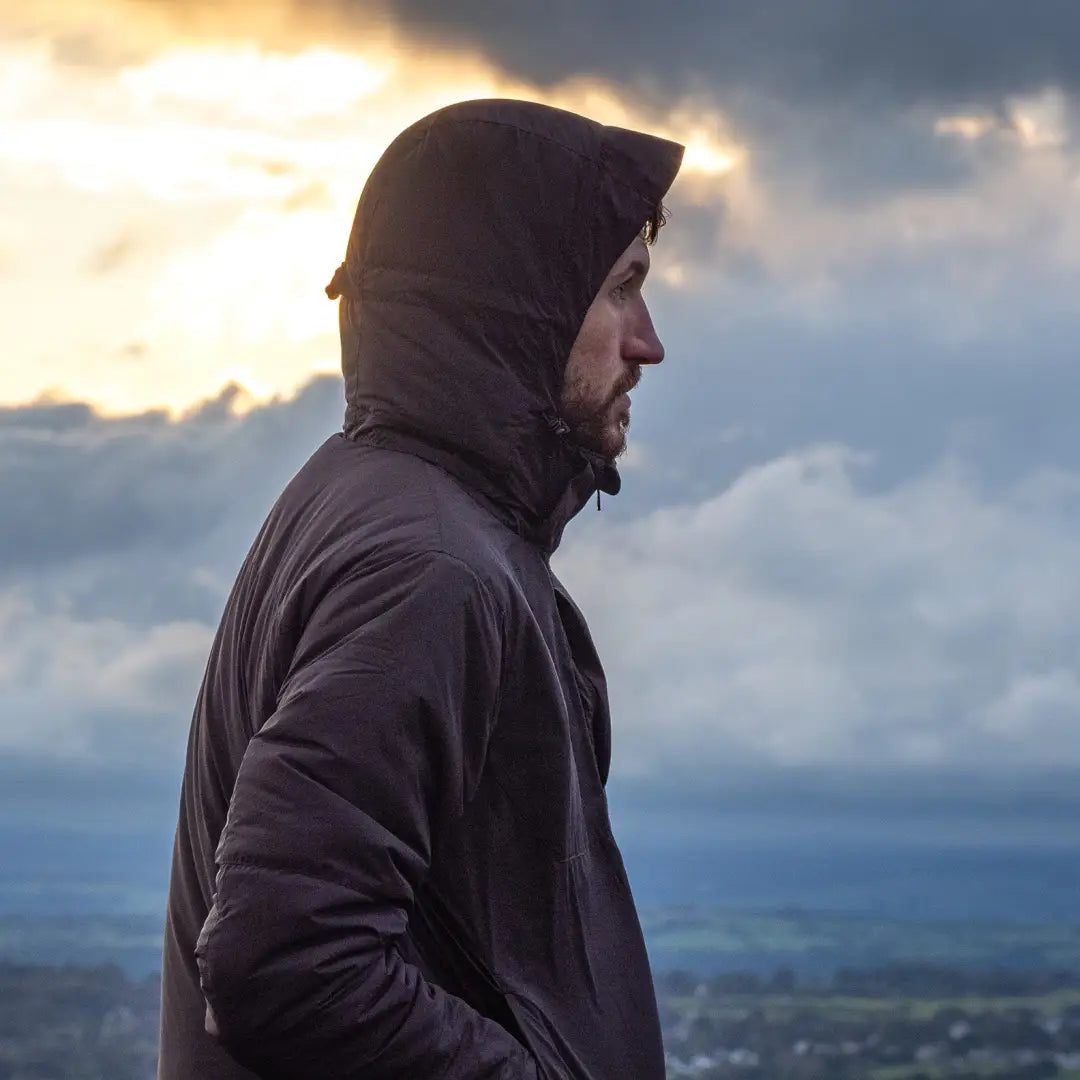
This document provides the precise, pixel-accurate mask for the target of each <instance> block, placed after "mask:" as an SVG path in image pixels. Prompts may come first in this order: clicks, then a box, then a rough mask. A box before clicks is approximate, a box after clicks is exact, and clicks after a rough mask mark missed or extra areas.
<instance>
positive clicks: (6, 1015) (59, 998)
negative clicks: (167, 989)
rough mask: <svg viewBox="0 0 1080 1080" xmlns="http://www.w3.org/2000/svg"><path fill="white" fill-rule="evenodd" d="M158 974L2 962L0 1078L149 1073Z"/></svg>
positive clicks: (121, 1077) (85, 1079)
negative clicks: (135, 977)
mask: <svg viewBox="0 0 1080 1080" xmlns="http://www.w3.org/2000/svg"><path fill="white" fill-rule="evenodd" d="M159 998H160V983H159V979H158V977H157V976H152V977H150V978H147V979H143V980H141V981H132V980H130V979H128V978H127V976H126V975H125V974H124V973H123V971H122V970H121V969H120V968H119V967H117V966H115V965H113V964H109V965H105V966H102V967H94V968H79V967H37V966H31V965H26V964H11V963H4V962H0V1080H152V1078H153V1076H154V1073H155V1070H156V1067H157V1040H158V1001H159Z"/></svg>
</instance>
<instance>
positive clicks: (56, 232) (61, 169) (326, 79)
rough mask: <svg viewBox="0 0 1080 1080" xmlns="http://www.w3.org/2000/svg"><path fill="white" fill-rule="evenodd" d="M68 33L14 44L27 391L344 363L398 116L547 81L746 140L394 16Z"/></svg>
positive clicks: (139, 396)
mask: <svg viewBox="0 0 1080 1080" xmlns="http://www.w3.org/2000/svg"><path fill="white" fill-rule="evenodd" d="M52 10H53V11H54V13H55V12H56V11H58V10H60V9H52ZM72 10H73V11H74V10H76V9H72ZM57 51H58V50H57V48H56V45H55V42H54V41H53V40H52V39H51V38H50V37H49V36H48V35H47V34H44V33H43V34H42V35H41V36H39V37H38V38H37V39H36V40H29V41H26V40H24V41H23V42H22V43H21V44H18V45H15V44H8V45H5V46H0V122H2V124H3V131H4V137H3V139H2V140H0V184H2V185H3V188H4V189H5V198H6V201H7V203H8V205H11V206H13V207H14V208H15V211H16V212H15V213H14V214H12V215H5V221H4V223H3V224H2V225H0V263H3V264H13V265H18V267H19V270H20V272H19V274H18V275H10V274H9V275H5V276H3V277H2V278H0V304H2V306H3V307H4V310H5V311H6V312H11V313H13V314H12V315H11V316H9V320H10V321H9V325H8V327H7V329H8V337H9V349H10V354H9V355H11V357H12V358H13V360H14V362H12V363H8V364H6V365H4V367H3V369H2V371H0V401H4V402H9V403H15V402H26V401H30V400H34V399H36V398H38V397H39V396H41V395H42V394H48V395H49V396H51V397H53V398H59V399H64V398H76V399H80V400H86V401H89V402H91V403H93V404H94V405H95V406H96V407H98V408H99V409H101V410H102V411H103V412H105V413H116V412H126V411H132V410H140V409H144V408H148V407H161V406H164V407H166V408H168V409H169V410H170V411H173V412H177V411H180V410H183V409H184V408H185V407H188V406H190V405H191V404H192V403H193V402H196V401H198V400H201V399H204V398H206V397H208V396H211V395H213V394H216V393H217V392H218V391H219V390H220V389H221V387H222V386H223V385H225V384H226V383H228V382H230V381H239V382H241V383H243V385H244V387H245V389H246V390H247V391H248V392H249V393H250V394H251V395H253V400H261V399H265V397H267V396H272V395H275V394H288V393H291V392H292V391H294V390H295V389H296V388H297V387H298V386H300V385H301V384H302V383H304V382H305V381H306V380H307V379H308V378H309V377H310V376H311V375H312V374H313V373H314V372H319V371H330V370H334V369H335V368H336V366H337V362H338V359H337V342H336V336H337V335H336V323H335V319H334V315H333V310H332V308H331V306H330V305H329V304H328V302H327V300H326V298H325V296H324V295H323V292H322V287H323V285H324V284H325V282H326V280H328V278H329V275H330V273H331V272H332V270H333V267H334V266H335V265H337V263H338V262H339V261H340V257H341V253H342V251H343V249H344V245H345V240H346V238H347V235H348V229H349V225H350V223H351V219H352V214H353V210H354V208H355V205H356V200H357V198H358V196H359V193H360V190H361V188H362V186H363V182H364V179H365V177H366V176H367V174H368V172H369V171H370V169H371V167H372V166H373V164H374V163H375V161H376V160H377V158H378V156H379V154H380V153H381V152H382V150H383V149H384V148H385V146H386V145H387V143H388V142H389V141H390V140H391V139H392V138H393V136H394V135H395V134H397V132H398V131H400V130H402V129H403V128H404V127H406V126H407V125H408V124H409V123H411V122H412V121H414V120H416V119H418V118H419V117H421V116H423V115H425V114H426V113H428V112H430V111H431V110H433V109H435V108H438V107H440V106H442V105H445V104H449V103H450V102H453V101H458V100H464V99H468V98H474V97H490V96H502V97H523V98H532V99H535V100H543V101H547V102H548V103H550V104H553V105H557V106H560V107H563V108H568V109H573V110H575V111H579V112H583V113H586V114H588V115H591V116H593V117H595V118H596V119H598V120H600V121H602V122H605V123H612V124H619V125H624V126H631V127H640V128H642V129H645V130H650V131H654V132H656V133H657V134H662V135H666V136H669V137H671V138H675V139H679V140H681V141H684V142H686V143H687V154H686V163H685V172H687V173H688V174H690V175H695V174H696V175H697V176H698V177H699V179H700V180H708V179H709V178H718V177H721V176H723V175H724V174H726V173H728V172H730V171H731V170H732V169H735V168H736V167H737V166H738V164H739V162H740V160H741V158H740V154H741V151H740V149H739V148H738V147H736V146H734V145H731V144H729V143H728V142H725V141H724V140H723V139H722V138H721V137H719V136H718V135H717V134H715V133H716V132H720V131H722V130H723V127H722V122H721V118H719V117H716V116H709V115H702V113H701V110H700V109H695V110H693V111H690V110H688V109H687V108H686V107H685V106H684V107H682V108H681V109H680V107H678V106H676V107H674V108H672V110H671V111H670V115H667V116H657V115H655V114H652V113H648V112H646V111H643V110H641V109H638V108H636V107H635V105H634V103H633V101H632V100H631V99H629V98H628V97H626V95H625V94H624V93H622V92H620V91H619V90H618V89H617V88H615V87H613V86H609V85H607V84H606V83H604V82H602V81H599V80H589V81H575V82H569V83H567V84H565V85H563V86H560V87H556V88H554V89H553V90H551V91H549V92H543V91H540V90H538V89H537V88H535V87H532V86H529V85H528V84H526V83H522V82H520V81H517V80H513V79H510V78H508V77H506V76H505V75H503V74H501V73H500V72H499V71H497V70H496V69H495V68H494V67H492V66H491V65H490V64H489V63H487V62H486V61H483V60H481V59H479V58H477V57H475V56H468V55H456V54H453V53H449V52H443V53H435V52H432V51H430V50H429V51H426V52H425V51H421V50H418V49H417V48H416V47H414V46H412V45H411V44H410V43H408V42H406V41H404V40H402V39H400V38H395V37H393V36H392V35H390V34H389V33H388V32H384V31H380V32H379V34H378V35H373V36H372V40H371V41H370V43H368V44H366V45H365V46H364V48H363V50H361V49H360V48H359V47H357V48H356V49H350V48H349V47H347V46H343V47H333V48H332V47H329V46H327V45H314V44H312V45H306V46H305V47H303V48H300V49H299V50H297V51H292V52H289V51H285V50H275V49H269V48H267V47H265V46H259V45H256V44H253V43H252V42H250V41H246V42H245V41H236V42H227V43H221V42H199V41H187V40H184V39H182V38H179V39H177V40H174V41H169V40H168V39H167V38H165V37H164V36H162V37H161V39H160V40H158V39H155V44H154V48H153V49H150V50H149V54H148V55H143V56H141V57H140V58H139V59H137V60H132V61H130V62H126V63H122V64H119V65H116V66H109V65H104V66H99V65H94V64H75V63H71V62H64V61H63V60H62V59H60V58H58V55H57ZM143 51H144V52H146V51H147V49H146V46H145V44H144V45H143ZM671 280H675V279H674V278H672V279H671ZM58 297H62V298H63V299H62V302H61V304H60V306H62V309H63V311H64V318H62V319H57V318H56V317H55V314H54V311H55V309H56V307H57V304H58Z"/></svg>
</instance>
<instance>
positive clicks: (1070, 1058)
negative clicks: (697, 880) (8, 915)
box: [0, 909, 1080, 1080]
mask: <svg viewBox="0 0 1080 1080" xmlns="http://www.w3.org/2000/svg"><path fill="white" fill-rule="evenodd" d="M844 926H845V920H843V919H841V918H838V917H836V916H821V915H814V914H811V913H773V914H759V915H746V914H741V915H740V914H738V913H731V912H727V913H724V912H693V911H690V910H688V909H687V910H682V911H668V912H655V913H653V914H652V915H651V916H650V936H651V940H652V941H653V943H654V945H653V948H654V964H655V970H654V976H655V981H656V990H657V1000H658V1004H659V1008H660V1017H661V1025H662V1030H663V1036H664V1047H665V1054H666V1062H667V1075H668V1077H669V1080H735V1078H741V1080H976V1078H994V1080H1049V1078H1057V1080H1080V969H1077V968H1075V967H1074V968H1073V969H1072V970H1068V969H1066V968H1059V967H1032V966H1031V965H1030V964H1029V963H1020V964H1014V965H1012V966H1001V965H999V964H998V961H1004V960H1005V959H1006V958H1008V957H1012V958H1013V959H1014V960H1020V959H1021V958H1023V959H1024V960H1025V961H1030V960H1031V959H1032V958H1033V957H1034V956H1038V957H1040V958H1041V960H1040V962H1042V961H1046V960H1049V958H1050V957H1052V956H1056V957H1059V958H1065V957H1073V958H1076V957H1077V955H1078V954H1077V951H1076V950H1077V949H1078V947H1080V945H1078V941H1080V930H1075V929H1074V930H1072V931H1068V930H1066V929H1064V928H1062V929H1061V930H1059V931H1058V932H1057V933H1053V932H1050V931H1049V929H1047V930H1044V931H1043V932H1041V933H1036V932H1034V929H1033V928H1029V929H1028V930H1025V931H1023V932H1020V933H1019V935H1018V934H1017V932H1015V930H1013V931H1010V930H1009V929H1007V928H1004V927H1001V928H997V930H996V931H995V930H994V929H992V928H989V927H986V928H983V929H982V930H981V931H980V932H977V933H976V932H974V931H972V932H965V931H963V930H962V928H960V927H953V928H952V930H953V931H955V932H957V936H958V939H959V940H960V941H961V942H962V944H961V946H960V949H959V951H960V952H961V953H963V954H964V955H965V957H966V962H961V963H955V964H954V963H951V962H948V961H945V960H938V961H937V962H928V961H923V962H884V963H880V964H876V965H871V966H855V967H852V966H847V967H837V968H834V969H833V970H831V971H828V972H827V973H826V972H824V971H818V972H817V973H814V974H806V973H800V972H798V971H796V970H795V969H793V968H792V967H785V966H780V967H775V968H773V969H772V970H771V971H768V972H765V971H761V972H758V971H753V970H749V969H747V968H742V967H723V966H721V967H717V968H716V969H715V970H713V971H712V972H711V973H710V974H705V973H703V972H700V971H698V972H695V971H689V970H686V969H684V968H677V967H676V968H667V967H665V966H663V964H664V960H663V958H664V957H665V956H667V955H668V954H667V952H666V951H665V949H666V946H665V945H664V944H661V945H660V946H659V947H657V944H656V943H657V942H661V943H663V942H669V943H670V942H675V943H676V944H677V945H678V947H679V949H682V950H685V951H686V955H688V956H693V957H694V958H695V959H696V960H697V961H698V962H700V963H701V964H704V963H705V960H704V957H705V956H706V955H712V956H713V957H714V958H715V962H716V963H717V964H718V965H725V964H731V963H734V962H735V960H736V959H737V958H738V957H745V956H747V955H751V954H752V955H753V956H755V957H756V958H758V959H759V960H761V961H762V963H764V960H765V957H767V956H768V955H770V952H769V950H770V949H775V953H774V955H775V957H781V956H793V955H796V954H798V953H799V952H800V951H801V952H803V953H804V954H807V955H815V956H816V957H817V960H818V962H819V963H822V962H823V960H824V957H825V956H826V954H827V953H826V952H824V951H822V950H823V949H824V950H832V949H835V948H836V947H837V945H838V944H839V942H838V940H837V938H836V936H835V935H842V934H843V933H844ZM847 927H848V931H849V932H850V933H851V934H852V940H853V942H856V943H857V948H861V949H864V950H866V951H867V955H869V954H871V953H873V952H874V950H879V951H880V952H882V953H883V954H885V953H887V954H903V953H905V952H916V953H917V952H920V951H922V950H925V949H927V948H937V947H940V946H941V945H942V944H943V943H944V940H945V937H946V935H947V934H948V932H949V929H950V928H949V927H947V926H944V925H942V926H938V927H919V926H916V925H915V924H908V925H907V926H906V927H905V926H904V925H902V924H897V923H892V924H887V923H881V922H878V923H875V922H873V921H871V920H868V921H866V922H864V923H856V922H849V923H848V924H847ZM59 929H60V928H59V926H58V925H57V924H55V923H53V922H46V923H42V924H39V925H35V924H34V923H33V922H32V921H31V920H23V921H21V922H18V923H16V922H12V921H11V920H7V921H5V923H4V928H3V932H4V937H3V939H2V940H3V943H4V945H3V947H4V949H6V950H7V951H9V952H11V951H14V952H19V951H20V950H31V949H33V948H39V949H44V950H46V951H49V950H51V951H54V952H56V953H60V952H63V951H64V949H65V948H66V949H67V950H68V951H69V952H70V953H71V954H72V955H85V953H82V952H81V950H85V949H89V950H91V951H96V950H99V949H106V948H108V947H109V945H110V943H111V945H112V946H113V947H119V948H120V949H121V951H122V952H123V951H124V950H125V949H127V951H126V953H125V955H126V957H127V960H128V963H129V964H131V963H132V962H133V961H134V960H135V958H136V957H140V956H142V955H143V953H142V952H141V951H140V950H143V949H144V948H145V943H144V942H141V941H140V940H139V938H138V934H136V937H135V938H133V939H131V940H130V941H128V942H127V943H126V944H125V937H124V933H123V932H122V927H121V925H120V923H119V922H113V923H109V922H91V923H88V924H85V925H82V926H81V927H79V928H78V929H79V930H80V931H81V933H80V934H75V933H71V934H67V935H63V934H61V933H59ZM71 929H75V928H74V927H73V928H71ZM133 929H138V928H133ZM142 930H145V927H143V928H142V929H141V930H140V933H141V932H142ZM905 931H909V934H908V936H909V939H910V941H911V945H910V946H905V944H904V935H905ZM80 938H81V940H82V941H83V943H84V944H83V945H82V946H80V944H79V942H80ZM1029 946H1030V947H1031V948H1032V949H1033V950H1034V952H1032V953H1030V954H1029V953H1028V952H1027V951H1026V950H1027V949H1028V947H1029ZM954 951H955V950H954ZM829 955H836V956H838V955H839V952H838V951H837V952H836V953H829ZM159 993H160V987H159V980H158V977H157V975H156V974H149V975H145V976H142V977H138V978H137V977H133V976H132V975H130V974H125V972H124V971H123V970H122V969H121V968H120V967H119V966H118V965H116V964H98V965H96V966H80V965H77V964H72V963H54V964H51V965H42V964H29V963H12V962H10V961H0V1080H152V1078H153V1076H154V1068H155V1062H156V1053H157V1049H156V1040H157V1023H158V1005H159Z"/></svg>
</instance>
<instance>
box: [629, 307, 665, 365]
mask: <svg viewBox="0 0 1080 1080" xmlns="http://www.w3.org/2000/svg"><path fill="white" fill-rule="evenodd" d="M630 359H632V360H633V362H634V363H635V364H659V363H661V362H662V361H663V359H664V346H663V343H662V342H661V341H660V338H659V337H657V334H656V328H655V327H654V326H653V323H652V317H651V316H650V315H649V310H648V308H645V307H644V306H643V309H642V312H641V318H640V319H639V320H638V322H637V324H636V325H635V327H634V335H633V339H632V349H631V356H630Z"/></svg>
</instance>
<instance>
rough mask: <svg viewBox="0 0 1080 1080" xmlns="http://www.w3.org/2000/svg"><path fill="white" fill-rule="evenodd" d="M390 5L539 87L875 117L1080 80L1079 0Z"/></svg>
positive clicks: (411, 25)
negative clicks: (590, 80)
mask: <svg viewBox="0 0 1080 1080" xmlns="http://www.w3.org/2000/svg"><path fill="white" fill-rule="evenodd" d="M393 9H394V11H395V12H396V15H397V17H398V18H399V19H400V20H401V22H402V24H403V25H404V26H405V27H406V28H407V29H408V30H409V31H411V32H412V33H414V34H416V35H417V36H420V37H422V38H424V39H427V40H430V41H432V42H438V43H445V42H446V41H447V40H448V39H449V40H453V41H455V42H459V43H460V44H461V45H479V46H480V47H482V48H483V49H484V50H485V51H486V52H487V53H488V54H489V55H491V56H492V57H494V58H495V59H496V60H498V61H499V62H501V63H502V64H504V65H505V66H506V67H508V68H509V69H511V70H513V71H514V72H516V73H518V74H522V75H525V76H527V77H529V78H533V79H536V80H537V81H539V82H542V83H543V82H555V81H558V80H560V79H563V78H565V77H567V76H571V75H574V74H580V73H593V74H603V75H606V76H609V77H611V78H614V79H615V80H617V81H619V82H622V83H628V84H632V85H636V86H638V87H639V88H640V89H641V90H642V91H643V92H645V93H652V94H653V95H655V97H656V98H657V99H658V100H659V99H661V98H662V96H663V95H664V94H665V93H667V92H670V91H672V90H681V89H689V88H694V87H697V86H700V85H701V84H702V83H704V84H706V85H708V86H710V87H712V88H713V89H715V90H716V91H718V92H721V93H723V92H726V91H730V90H733V89H746V88H751V89H756V90H758V91H764V92H767V93H769V94H775V95H778V96H780V97H784V98H789V99H793V100H798V99H801V98H802V97H803V96H804V95H806V94H810V95H813V96H826V97H830V98H833V99H835V100H839V101H845V100H848V101H850V100H854V99H858V101H859V102H860V105H861V107H862V108H864V109H868V110H874V111H877V110H878V109H880V108H881V107H883V106H885V107H888V108H893V107H895V106H897V105H901V106H911V105H916V104H920V103H925V102H935V103H939V104H940V103H942V102H949V103H953V104H963V103H968V102H971V101H975V102H979V101H982V100H983V99H984V98H986V97H987V96H989V97H997V96H999V95H1002V94H1012V93H1017V92H1021V91H1032V90H1038V89H1041V88H1042V87H1044V86H1046V85H1047V84H1051V83H1053V84H1059V85H1062V86H1065V87H1068V88H1074V87H1075V86H1076V85H1077V83H1078V82H1080V60H1078V58H1077V55H1076V51H1075V49H1074V48H1073V42H1074V41H1075V40H1076V38H1077V35H1078V33H1080V9H1078V8H1077V6H1076V5H1075V4H1073V3H1071V2H1069V0H1035V2H1033V3H1028V4H1024V5H1023V6H1022V7H1018V6H1016V5H1015V4H1011V3H1008V0H989V2H987V0H952V2H951V3H948V4H930V3H911V2H909V0H876V2H875V3H872V4H868V3H864V2H863V0H814V2H813V3H806V2H805V0H765V2H762V3H754V4H748V3H744V2H742V0H683V2H680V3H676V4H673V5H669V6H668V7H666V8H663V9H660V8H659V7H657V5H656V4H655V3H654V2H652V0H628V2H620V3H614V2H611V0H599V2H591V3H576V2H574V0H555V2H553V3H548V4H544V5H536V4H533V3H530V2H529V0H510V2H508V3H504V4H499V5H498V6H497V7H495V8H492V6H491V5H490V4H486V3H483V2H482V0H462V2H460V3H455V4H451V5H447V4H439V3H433V2H431V0H396V3H395V4H394V5H393Z"/></svg>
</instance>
